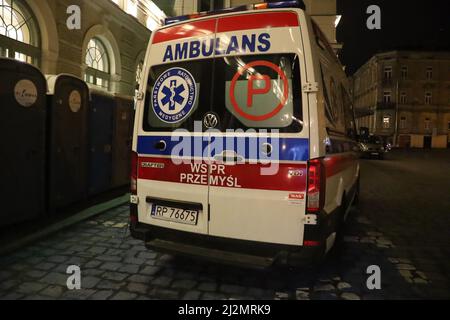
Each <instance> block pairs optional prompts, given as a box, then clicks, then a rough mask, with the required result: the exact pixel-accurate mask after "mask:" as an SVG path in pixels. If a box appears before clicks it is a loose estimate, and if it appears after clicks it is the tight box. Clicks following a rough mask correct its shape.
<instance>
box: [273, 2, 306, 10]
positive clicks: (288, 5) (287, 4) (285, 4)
mask: <svg viewBox="0 0 450 320" xmlns="http://www.w3.org/2000/svg"><path fill="white" fill-rule="evenodd" d="M267 8H268V9H277V8H300V9H303V10H305V9H306V7H305V4H304V3H303V1H299V0H292V1H278V2H269V3H267Z"/></svg>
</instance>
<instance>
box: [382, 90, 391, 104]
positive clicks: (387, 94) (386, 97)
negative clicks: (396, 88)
mask: <svg viewBox="0 0 450 320" xmlns="http://www.w3.org/2000/svg"><path fill="white" fill-rule="evenodd" d="M391 101H392V94H391V92H390V91H386V92H384V93H383V102H384V103H391Z"/></svg>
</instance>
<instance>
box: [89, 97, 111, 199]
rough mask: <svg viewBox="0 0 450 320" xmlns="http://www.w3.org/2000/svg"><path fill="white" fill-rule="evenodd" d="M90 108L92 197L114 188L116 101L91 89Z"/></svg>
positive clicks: (90, 180)
mask: <svg viewBox="0 0 450 320" xmlns="http://www.w3.org/2000/svg"><path fill="white" fill-rule="evenodd" d="M90 97H91V101H90V106H89V116H88V118H89V131H88V132H89V133H88V140H89V142H88V144H89V165H88V167H89V169H88V173H89V174H88V177H89V178H88V193H89V195H90V196H93V195H97V194H100V193H103V192H106V191H108V190H110V189H111V188H112V140H113V112H114V104H115V99H114V96H113V95H111V94H108V93H107V92H104V91H100V90H95V89H91V90H90Z"/></svg>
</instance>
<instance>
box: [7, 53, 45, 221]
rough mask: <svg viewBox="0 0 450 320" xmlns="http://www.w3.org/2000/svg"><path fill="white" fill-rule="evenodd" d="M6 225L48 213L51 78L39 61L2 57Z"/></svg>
mask: <svg viewBox="0 0 450 320" xmlns="http://www.w3.org/2000/svg"><path fill="white" fill-rule="evenodd" d="M0 74H1V76H0V110H1V113H2V116H1V117H0V136H1V139H0V159H1V160H0V163H1V165H0V177H1V179H2V182H1V184H0V201H1V203H2V209H1V210H0V226H2V227H3V226H8V225H12V224H15V223H20V222H24V221H28V220H34V219H37V218H38V217H40V216H42V215H44V213H45V184H46V182H45V160H46V159H45V147H46V140H45V129H46V107H45V105H46V91H47V85H46V81H45V77H44V76H43V75H42V73H41V72H40V71H39V70H38V69H37V68H36V67H34V66H33V65H30V64H27V63H23V62H20V61H16V60H12V59H6V58H0Z"/></svg>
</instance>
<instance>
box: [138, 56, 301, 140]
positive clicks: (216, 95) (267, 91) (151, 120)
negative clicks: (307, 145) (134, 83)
mask: <svg viewBox="0 0 450 320" xmlns="http://www.w3.org/2000/svg"><path fill="white" fill-rule="evenodd" d="M211 114H213V115H215V116H216V118H217V120H218V121H217V123H216V122H213V124H214V126H213V128H205V121H204V120H205V117H206V116H207V115H211ZM302 120H303V115H302V100H301V82H300V66H299V59H298V57H297V56H296V55H294V54H275V55H254V56H238V57H236V56H233V57H221V58H216V59H207V60H196V61H185V62H181V63H171V64H167V65H159V66H155V67H153V68H152V69H151V70H150V75H149V80H148V86H147V92H146V100H145V113H144V126H143V127H144V130H146V131H173V130H176V129H186V130H189V131H191V132H192V131H194V130H199V129H198V128H199V127H200V128H201V129H202V130H205V129H217V130H221V131H226V130H236V129H244V130H247V129H255V130H261V129H267V130H270V129H278V130H280V132H300V131H302V129H303V122H302Z"/></svg>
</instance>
